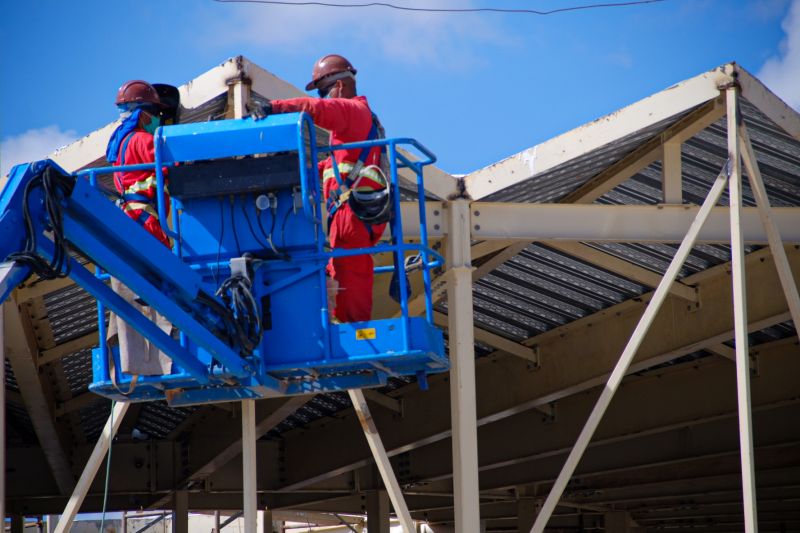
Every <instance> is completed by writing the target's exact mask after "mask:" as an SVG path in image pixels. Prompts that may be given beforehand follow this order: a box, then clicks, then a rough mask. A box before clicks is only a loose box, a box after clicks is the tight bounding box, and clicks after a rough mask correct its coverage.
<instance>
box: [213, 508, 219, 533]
mask: <svg viewBox="0 0 800 533" xmlns="http://www.w3.org/2000/svg"><path fill="white" fill-rule="evenodd" d="M219 531H220V528H219V511H214V531H213V533H219Z"/></svg>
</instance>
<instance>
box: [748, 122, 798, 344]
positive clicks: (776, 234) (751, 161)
mask: <svg viewBox="0 0 800 533" xmlns="http://www.w3.org/2000/svg"><path fill="white" fill-rule="evenodd" d="M739 145H740V149H741V154H742V160H743V161H744V166H745V167H746V168H747V175H748V177H749V179H750V188H751V189H752V191H753V196H754V197H755V199H756V205H757V206H758V213H759V215H760V216H761V222H762V223H763V224H764V229H765V230H766V232H767V238H768V239H769V248H770V251H772V257H773V258H774V259H775V268H776V269H777V270H778V277H779V278H780V280H781V285H782V286H783V294H784V296H785V297H786V301H787V303H788V304H789V311H791V313H792V321H793V322H794V327H795V330H796V331H797V332H798V333H799V334H800V296H798V293H797V283H796V282H795V280H794V276H793V275H792V269H791V268H790V267H789V260H788V259H787V258H786V250H784V249H783V246H784V242H785V240H784V238H783V237H782V235H781V233H780V230H779V229H778V227H777V225H776V224H775V221H774V217H773V215H772V213H773V211H774V209H773V208H772V207H771V206H770V203H769V197H768V196H767V190H766V188H765V187H764V180H763V179H762V177H761V170H760V169H759V167H758V160H757V159H756V154H755V152H754V151H753V146H752V144H751V143H750V136H749V135H748V133H747V128H746V127H745V126H744V124H742V125H741V126H739Z"/></svg>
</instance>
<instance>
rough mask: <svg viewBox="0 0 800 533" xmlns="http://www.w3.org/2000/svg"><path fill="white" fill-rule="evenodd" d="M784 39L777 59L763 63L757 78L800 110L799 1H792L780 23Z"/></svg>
mask: <svg viewBox="0 0 800 533" xmlns="http://www.w3.org/2000/svg"><path fill="white" fill-rule="evenodd" d="M781 27H782V28H783V31H784V32H785V33H786V38H785V39H784V40H783V41H782V42H781V50H780V53H779V55H778V57H773V58H770V59H769V60H767V62H766V63H764V66H762V67H761V71H760V72H759V73H758V77H759V79H760V80H761V81H763V82H764V83H765V84H766V85H767V87H769V88H770V89H771V90H772V91H773V92H775V94H777V95H778V96H780V97H781V98H782V99H783V100H784V101H785V102H786V103H787V104H789V105H790V106H792V107H793V108H794V109H797V110H800V0H793V1H792V5H791V6H790V7H789V13H788V14H787V15H786V18H784V19H783V21H782V22H781Z"/></svg>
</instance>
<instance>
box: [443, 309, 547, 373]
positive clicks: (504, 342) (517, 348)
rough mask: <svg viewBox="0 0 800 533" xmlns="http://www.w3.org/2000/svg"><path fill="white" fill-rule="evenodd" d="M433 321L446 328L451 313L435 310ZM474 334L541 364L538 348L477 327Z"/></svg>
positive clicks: (493, 344) (487, 341) (491, 344)
mask: <svg viewBox="0 0 800 533" xmlns="http://www.w3.org/2000/svg"><path fill="white" fill-rule="evenodd" d="M451 312H452V311H451ZM433 321H434V323H435V324H436V325H437V326H439V327H442V328H446V327H448V325H449V315H445V314H443V313H439V312H438V311H435V312H434V313H433ZM472 335H473V337H474V339H475V340H477V341H480V342H482V343H484V344H488V345H489V346H491V347H492V348H497V349H498V350H502V351H504V352H506V353H510V354H511V355H516V356H517V357H520V358H522V359H525V360H528V361H530V362H532V363H534V364H536V365H538V364H539V356H538V354H537V353H536V350H534V349H532V348H530V347H528V346H525V345H524V344H520V343H518V342H514V341H512V340H509V339H507V338H505V337H501V336H500V335H497V334H495V333H492V332H490V331H486V330H485V329H481V328H477V327H476V328H473V330H472Z"/></svg>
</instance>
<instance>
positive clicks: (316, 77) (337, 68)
mask: <svg viewBox="0 0 800 533" xmlns="http://www.w3.org/2000/svg"><path fill="white" fill-rule="evenodd" d="M340 72H352V73H353V75H356V74H357V73H358V71H357V70H356V69H355V68H353V65H351V64H350V62H349V61H348V60H347V59H345V58H344V57H342V56H340V55H337V54H330V55H327V56H325V57H323V58H321V59H320V60H319V61H317V62H316V63H315V64H314V71H313V72H312V73H311V81H310V82H308V85H306V91H310V90H311V89H318V88H319V87H318V85H317V83H319V81H320V80H322V79H323V78H325V77H327V76H330V75H331V74H339V73H340Z"/></svg>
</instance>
